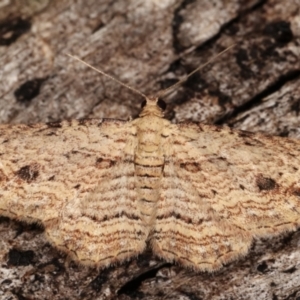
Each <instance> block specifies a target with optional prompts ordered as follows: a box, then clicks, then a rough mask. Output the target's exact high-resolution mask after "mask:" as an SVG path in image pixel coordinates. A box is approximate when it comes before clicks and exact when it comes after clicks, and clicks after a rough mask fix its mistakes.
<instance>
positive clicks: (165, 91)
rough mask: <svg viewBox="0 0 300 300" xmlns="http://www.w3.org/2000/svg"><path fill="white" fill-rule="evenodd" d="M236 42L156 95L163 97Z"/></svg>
mask: <svg viewBox="0 0 300 300" xmlns="http://www.w3.org/2000/svg"><path fill="white" fill-rule="evenodd" d="M235 45H236V44H233V45H231V46H229V47H227V48H226V49H225V50H223V51H221V52H219V53H218V54H217V55H215V56H214V57H212V58H211V59H209V60H208V61H207V62H206V63H205V64H203V65H201V66H199V67H198V68H197V69H195V70H194V71H192V72H191V73H190V74H188V75H186V76H185V77H184V78H183V79H181V80H179V81H178V82H176V83H175V84H173V85H171V86H169V87H168V88H166V89H164V90H162V91H160V92H158V93H157V94H156V97H157V98H159V97H163V96H165V95H166V94H167V93H169V92H170V91H171V90H173V89H174V88H176V87H177V86H179V85H181V84H182V83H183V82H184V81H186V80H187V79H188V78H189V77H191V76H192V75H193V74H195V73H196V72H198V71H199V70H201V69H202V68H204V67H205V66H207V65H208V64H210V63H211V62H212V61H214V60H215V59H217V58H218V57H219V56H221V55H222V54H224V53H225V52H227V51H229V50H230V49H231V48H233V47H234V46H235Z"/></svg>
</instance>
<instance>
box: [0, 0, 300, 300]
mask: <svg viewBox="0 0 300 300" xmlns="http://www.w3.org/2000/svg"><path fill="white" fill-rule="evenodd" d="M232 44H236V46H235V47H234V48H233V49H231V50H230V51H228V52H227V53H225V54H224V55H223V56H222V57H220V58H218V59H216V60H215V61H214V62H213V63H211V64H209V65H208V66H206V67H205V68H204V69H202V70H201V71H200V72H198V73H197V74H196V75H195V76H193V77H191V78H190V79H189V80H188V81H187V82H186V83H184V84H183V85H182V86H181V87H180V88H178V89H177V90H175V91H174V92H172V93H171V94H170V95H169V96H168V97H166V99H165V100H166V102H167V103H168V109H167V114H166V115H167V117H168V118H169V119H171V120H173V121H175V122H177V121H182V120H190V121H194V122H206V123H217V124H221V125H223V124H229V125H230V126H233V127H235V128H240V129H244V130H249V131H254V132H255V131H263V132H266V133H270V134H274V135H282V136H288V137H298V138H300V129H299V128H300V126H299V124H300V116H299V111H300V100H299V99H300V96H299V95H300V90H299V82H300V62H299V53H300V46H299V45H300V1H299V0H291V1H280V0H268V1H259V0H251V1H246V0H240V1H237V0H236V1H235V0H232V1H206V0H202V1H201V0H198V1H197V0H195V1H174V0H163V1H154V0H153V1H137V0H132V1H125V0H124V1H122V0H120V1H110V2H109V1H106V0H102V1H98V0H88V1H83V0H81V1H76V4H74V1H71V0H63V1H58V0H52V1H51V0H48V1H46V0H44V1H42V0H41V1H30V0H26V1H21V0H14V1H13V0H11V1H5V0H2V1H0V62H1V70H0V78H1V80H0V95H1V96H0V99H1V101H0V113H1V114H0V121H1V123H35V122H48V121H55V120H61V119H65V118H83V117H96V118H102V117H106V118H119V119H127V118H129V117H130V116H133V117H135V116H137V115H138V112H139V108H140V103H141V97H140V96H138V95H135V94H133V93H132V92H131V91H129V90H127V89H125V88H123V87H120V86H119V85H118V84H116V83H115V82H112V81H111V80H109V79H107V78H105V77H103V76H101V75H99V74H97V73H95V72H94V71H93V70H90V69H88V68H86V67H85V66H84V65H82V64H80V63H78V62H76V61H74V60H72V59H71V58H69V57H68V56H66V55H65V54H66V53H72V54H75V55H77V56H79V57H80V58H82V59H84V60H85V61H87V62H88V63H90V64H92V65H93V66H95V67H98V68H101V69H102V70H104V71H106V72H107V73H109V74H111V75H113V76H115V77H117V78H118V79H120V80H121V81H123V82H125V83H127V84H129V85H132V86H134V87H135V88H137V89H139V90H141V91H142V92H143V93H146V94H152V93H155V92H157V91H158V90H160V89H162V88H165V87H167V86H168V85H170V84H171V83H174V82H176V81H177V80H179V79H181V78H182V77H183V76H184V75H186V74H187V73H189V72H190V71H192V70H193V69H195V68H196V67H197V66H199V65H200V64H203V63H205V62H207V61H208V59H210V58H212V57H213V56H214V55H216V54H217V53H219V52H220V51H222V50H223V49H225V48H226V47H228V46H230V45H232ZM299 233H300V232H299V231H298V232H295V233H292V234H286V235H284V236H282V237H280V238H275V239H274V238H270V239H264V240H258V241H256V242H255V243H254V245H253V247H252V249H251V251H250V253H249V254H248V255H247V256H246V257H245V258H242V259H241V260H239V261H236V262H233V263H231V264H229V265H227V266H225V267H224V268H222V269H221V270H220V271H219V272H216V273H214V274H206V273H195V272H193V271H191V270H186V269H184V268H181V267H180V266H174V265H170V264H165V263H164V262H162V261H161V262H159V261H158V260H157V259H156V258H155V257H153V256H152V254H151V252H150V251H148V252H146V253H144V254H143V255H141V256H140V257H138V258H137V259H133V260H131V261H130V262H126V263H123V264H122V265H118V266H111V267H110V268H108V269H105V270H100V271H99V270H97V269H95V268H92V267H91V268H87V267H83V266H78V265H76V264H75V263H73V262H69V261H68V259H67V258H66V257H65V255H64V254H61V253H59V252H58V251H57V250H56V249H55V248H53V247H51V245H49V243H48V242H47V240H46V239H45V238H44V237H43V231H42V229H40V228H39V227H38V226H33V225H30V226H28V225H25V224H21V223H17V222H13V221H11V220H9V219H7V218H0V235H1V240H0V258H1V265H0V298H1V299H297V297H300V284H299V282H300V270H299V267H300V247H299V241H300V235H299Z"/></svg>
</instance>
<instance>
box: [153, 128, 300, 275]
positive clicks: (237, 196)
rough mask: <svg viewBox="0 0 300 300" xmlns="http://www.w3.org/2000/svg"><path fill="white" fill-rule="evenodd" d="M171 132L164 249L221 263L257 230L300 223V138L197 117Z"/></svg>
mask: <svg viewBox="0 0 300 300" xmlns="http://www.w3.org/2000/svg"><path fill="white" fill-rule="evenodd" d="M169 139H170V140H169V141H168V143H167V145H168V144H170V145H171V146H170V149H169V148H168V147H167V148H166V152H167V159H166V167H165V175H164V179H163V184H162V191H161V200H160V203H161V206H162V210H161V213H160V214H158V218H157V225H156V229H155V234H154V240H153V243H154V248H155V249H156V250H155V251H156V253H158V254H159V255H160V256H162V257H165V258H167V259H169V260H175V261H178V262H181V263H182V264H184V265H188V266H191V267H194V268H196V269H200V270H213V269H217V268H219V267H221V265H222V264H223V263H226V262H228V261H230V260H233V259H235V258H237V257H239V256H242V255H245V253H247V250H248V248H249V246H250V244H251V241H252V239H253V237H261V236H267V235H270V234H272V235H276V234H280V233H281V232H284V231H288V230H294V229H295V228H297V227H298V226H299V225H300V171H299V168H300V141H298V140H295V139H285V138H279V137H268V136H264V135H262V134H251V133H248V132H243V131H234V130H231V129H229V128H226V127H225V128H219V127H215V126H208V125H196V124H179V125H178V127H176V126H174V129H173V134H172V135H170V137H169ZM172 182H175V184H173V185H172ZM172 223H173V224H175V225H176V226H173V227H172V225H171V224H172Z"/></svg>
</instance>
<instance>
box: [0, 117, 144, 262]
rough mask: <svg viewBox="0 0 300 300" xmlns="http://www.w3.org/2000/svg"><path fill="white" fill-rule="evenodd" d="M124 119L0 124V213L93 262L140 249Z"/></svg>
mask: <svg viewBox="0 0 300 300" xmlns="http://www.w3.org/2000/svg"><path fill="white" fill-rule="evenodd" d="M133 144H134V137H133V134H132V128H131V125H130V123H126V122H122V121H114V120H84V121H75V120H73V121H63V122H61V123H50V124H38V125H33V126H26V125H16V126H8V125H2V126H0V158H1V160H0V214H1V215H6V216H9V217H11V218H14V219H17V220H23V221H27V222H39V223H41V224H43V225H44V227H45V232H46V235H47V236H48V237H49V239H50V240H51V241H52V242H53V244H54V245H56V246H57V247H59V248H60V249H63V250H65V251H67V252H68V253H69V254H71V255H72V256H73V257H75V258H77V259H79V260H80V261H82V262H93V263H96V264H98V265H100V266H105V265H109V264H111V263H112V262H115V261H119V260H123V259H125V258H127V257H131V256H132V255H136V254H138V253H139V252H141V251H142V250H143V249H144V247H145V239H146V236H144V233H143V232H144V231H143V227H144V226H143V224H142V221H141V217H140V212H139V210H138V209H137V204H136V203H137V199H136V194H135V192H134V190H133V189H132V186H133V185H134V182H133V181H134V164H133V147H134V146H133Z"/></svg>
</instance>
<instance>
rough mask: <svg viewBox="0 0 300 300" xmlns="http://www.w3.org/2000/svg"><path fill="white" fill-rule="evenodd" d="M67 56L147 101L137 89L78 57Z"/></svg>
mask: <svg viewBox="0 0 300 300" xmlns="http://www.w3.org/2000/svg"><path fill="white" fill-rule="evenodd" d="M67 55H68V56H70V57H71V58H74V59H76V60H78V61H80V62H81V63H83V64H84V65H86V66H88V67H89V68H91V69H93V70H95V71H96V72H98V73H100V74H102V75H104V76H106V77H108V78H109V79H111V80H113V81H115V82H117V83H118V84H120V85H122V86H124V87H126V88H128V89H130V90H132V91H134V92H136V93H137V94H139V95H141V96H142V97H143V98H145V99H148V97H147V96H146V95H145V94H143V93H142V92H140V91H139V90H137V89H135V88H133V87H131V86H130V85H127V84H125V83H123V82H122V81H120V80H118V79H116V78H115V77H113V76H111V75H108V74H107V73H105V72H103V71H101V70H99V69H96V68H95V67H93V66H92V65H90V64H88V63H87V62H85V61H84V60H82V59H80V58H79V57H77V56H74V55H71V54H69V53H67Z"/></svg>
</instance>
